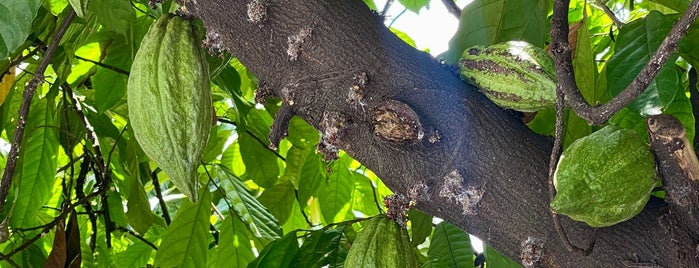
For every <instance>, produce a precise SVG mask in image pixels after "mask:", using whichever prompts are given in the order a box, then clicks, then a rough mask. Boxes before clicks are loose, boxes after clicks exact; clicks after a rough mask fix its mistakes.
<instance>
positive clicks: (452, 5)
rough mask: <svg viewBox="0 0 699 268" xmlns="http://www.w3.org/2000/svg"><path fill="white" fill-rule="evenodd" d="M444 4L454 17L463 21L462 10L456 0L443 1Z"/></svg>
mask: <svg viewBox="0 0 699 268" xmlns="http://www.w3.org/2000/svg"><path fill="white" fill-rule="evenodd" d="M442 3H443V4H444V7H446V8H447V11H449V13H451V14H452V15H454V17H456V19H457V20H458V19H461V8H459V6H457V5H456V2H454V0H442Z"/></svg>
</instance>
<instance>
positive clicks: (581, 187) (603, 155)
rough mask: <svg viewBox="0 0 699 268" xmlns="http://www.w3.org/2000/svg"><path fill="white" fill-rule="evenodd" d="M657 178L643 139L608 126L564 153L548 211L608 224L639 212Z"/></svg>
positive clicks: (557, 170)
mask: <svg viewBox="0 0 699 268" xmlns="http://www.w3.org/2000/svg"><path fill="white" fill-rule="evenodd" d="M656 178H657V174H656V168H655V159H654V157H653V153H652V152H651V150H650V147H649V145H648V144H646V141H645V139H644V138H643V137H641V135H639V134H638V133H636V131H634V130H630V129H622V128H619V127H617V126H613V125H609V126H606V127H604V128H602V129H601V130H598V131H597V132H595V133H592V134H590V135H588V136H586V137H583V138H580V139H578V140H576V141H575V142H573V143H572V144H571V145H570V146H569V147H568V148H567V149H566V150H565V151H564V152H563V154H562V155H561V159H560V160H559V161H558V166H557V167H556V173H555V175H554V186H555V188H556V196H555V197H554V199H553V201H552V202H551V209H553V211H555V212H556V213H559V214H563V215H567V216H568V217H570V218H571V219H574V220H577V221H583V222H586V223H587V224H588V225H590V226H593V227H605V226H611V225H614V224H617V223H620V222H623V221H626V220H628V219H631V218H632V217H633V216H636V215H637V214H638V213H640V212H641V210H643V207H644V206H645V204H646V202H647V201H648V199H649V198H650V194H651V191H652V190H653V188H654V187H655V185H656V182H657V181H656Z"/></svg>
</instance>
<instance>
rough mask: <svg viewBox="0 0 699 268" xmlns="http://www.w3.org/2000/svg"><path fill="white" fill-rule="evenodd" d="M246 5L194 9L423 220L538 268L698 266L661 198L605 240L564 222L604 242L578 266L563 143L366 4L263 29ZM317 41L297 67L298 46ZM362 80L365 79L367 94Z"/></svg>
mask: <svg viewBox="0 0 699 268" xmlns="http://www.w3.org/2000/svg"><path fill="white" fill-rule="evenodd" d="M246 2H247V1H229V0H199V1H197V3H196V4H192V5H189V6H188V8H190V10H191V11H192V13H193V14H194V15H196V16H199V17H201V19H202V21H203V22H204V25H205V27H206V29H207V31H208V32H209V33H210V34H219V35H220V40H221V43H222V44H223V47H224V48H225V49H226V50H227V51H229V52H230V53H231V54H232V55H235V57H236V58H238V59H239V60H240V62H241V63H243V64H244V65H245V66H246V67H247V68H248V70H249V71H250V72H252V73H254V74H255V76H256V77H257V78H258V79H259V80H260V81H265V82H266V83H267V84H269V88H270V89H272V90H274V91H275V94H274V95H276V96H282V95H281V92H280V91H281V89H282V88H284V86H285V85H291V84H294V85H295V86H294V87H292V88H290V90H291V91H292V92H291V93H293V96H294V98H293V101H294V107H295V108H294V109H295V110H294V112H295V114H296V115H297V116H299V117H301V118H303V119H305V120H306V121H307V122H309V123H310V124H311V125H313V126H314V127H315V128H317V129H318V130H319V131H320V132H321V133H322V134H323V139H324V142H326V143H328V144H330V145H332V146H336V147H338V148H342V149H343V150H345V151H346V152H347V153H348V154H349V155H351V156H352V157H354V158H355V159H357V160H358V161H359V162H361V163H362V164H363V165H364V166H366V167H367V168H369V169H371V170H372V171H373V172H374V173H375V174H377V175H378V176H379V177H381V180H382V181H383V182H384V183H385V184H386V185H387V186H388V187H390V188H391V190H393V192H394V193H400V194H403V195H405V196H408V197H412V198H413V199H414V200H411V201H414V202H415V203H416V206H415V208H416V209H420V210H422V211H424V212H426V213H429V214H431V215H434V216H436V217H440V218H442V219H445V220H446V221H449V222H451V223H453V224H454V225H456V226H458V227H459V228H461V229H463V230H466V231H467V232H469V233H470V234H473V235H475V236H477V237H480V238H481V239H483V240H484V242H485V243H487V244H489V245H491V246H493V247H494V248H497V249H498V250H499V251H500V252H502V253H504V254H505V255H507V256H509V257H511V258H513V259H515V260H518V261H519V262H520V263H526V264H527V265H531V266H536V267H539V266H541V267H609V266H612V267H620V266H622V265H623V261H624V260H629V259H634V255H636V256H638V259H639V261H638V262H645V261H646V260H647V259H650V258H653V256H660V257H657V258H660V259H659V261H658V262H657V263H658V264H660V265H666V267H694V266H696V265H692V263H691V262H688V261H687V260H679V259H678V258H677V257H676V255H675V253H677V252H678V251H677V247H679V245H675V244H673V243H672V242H670V241H668V240H667V239H665V238H666V237H664V236H663V233H662V232H658V231H657V230H661V228H662V227H661V226H660V223H659V222H658V220H657V216H658V215H661V214H662V213H663V210H662V209H663V208H665V204H664V203H663V202H662V201H660V200H658V199H652V200H651V201H650V202H649V203H648V205H647V206H646V208H645V210H644V211H643V212H641V214H639V215H638V216H636V217H634V218H633V219H632V220H630V221H628V222H624V223H622V224H618V225H615V226H612V227H608V228H600V229H599V230H597V231H595V230H592V228H590V227H588V226H587V225H585V224H584V223H579V222H574V221H572V220H570V219H569V218H567V217H560V223H561V226H562V227H564V228H565V230H566V232H567V235H568V237H569V239H570V241H571V242H572V243H573V244H581V243H582V244H584V242H586V241H589V240H590V239H589V238H590V237H591V235H593V234H594V233H595V232H598V233H599V235H598V236H597V237H598V238H599V239H598V240H597V241H596V245H595V249H594V251H593V252H592V253H591V254H590V255H589V256H588V257H582V256H580V255H579V254H570V252H569V251H568V250H566V247H565V245H564V244H563V243H562V242H561V241H560V240H559V239H558V236H557V234H556V230H555V229H554V227H553V222H552V220H551V215H550V212H549V202H548V199H549V198H548V193H547V191H546V189H547V175H548V168H549V165H548V161H549V160H550V159H549V157H550V153H551V147H552V146H551V142H550V140H548V139H547V138H544V137H541V136H538V135H535V134H534V133H532V132H531V131H530V130H529V129H528V128H527V127H526V126H525V125H523V124H522V122H521V121H520V120H519V119H517V118H515V117H514V116H512V114H510V113H508V112H507V111H504V110H502V109H500V108H499V107H497V106H496V105H494V104H493V103H492V102H490V101H488V100H487V99H486V98H485V97H484V96H483V95H482V94H480V93H478V92H477V91H476V90H475V89H474V88H473V87H471V86H469V85H468V84H466V83H464V82H463V81H461V80H460V79H459V77H458V76H457V75H454V73H452V72H450V71H449V70H447V69H446V68H444V67H443V66H442V65H441V64H440V63H439V62H438V61H437V60H435V59H434V58H432V57H431V56H429V55H427V54H426V53H423V52H420V51H417V50H415V49H414V48H412V47H410V46H409V45H407V44H405V43H404V42H402V41H401V40H400V39H398V38H397V37H396V36H395V35H393V34H392V33H391V32H390V31H389V30H388V29H386V27H385V26H384V25H383V18H381V17H380V16H377V15H376V14H375V13H372V12H371V11H370V10H369V9H368V7H367V6H366V5H365V4H364V3H363V1H359V0H353V1H334V0H292V1H290V2H289V3H288V4H287V5H284V6H283V7H281V6H277V5H269V6H267V9H266V13H265V15H264V16H265V19H264V20H255V21H251V20H249V18H248V14H249V13H248V10H247V9H248V8H247V6H248V5H247V3H246ZM559 25H560V24H559ZM309 28H310V31H309V32H310V34H309V35H307V36H306V37H305V39H304V42H302V43H301V44H298V46H296V47H294V48H295V50H294V51H296V52H299V53H293V55H290V54H289V53H288V51H289V45H290V44H289V43H288V40H289V39H290V37H293V36H295V35H298V34H299V33H300V32H302V31H303V30H304V29H307V30H308V29H309ZM564 36H565V37H566V38H567V33H566V35H564ZM292 56H295V57H292ZM358 73H364V74H365V75H366V79H363V80H365V81H364V83H361V85H359V84H358V83H357V81H356V79H353V77H356V75H355V74H358ZM296 84H298V85H296ZM392 126H395V128H392ZM690 234H694V233H690ZM690 234H688V235H690ZM580 241H582V242H580ZM686 246H687V245H685V247H686ZM692 247H693V246H692ZM670 264H673V265H670Z"/></svg>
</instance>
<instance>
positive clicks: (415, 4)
mask: <svg viewBox="0 0 699 268" xmlns="http://www.w3.org/2000/svg"><path fill="white" fill-rule="evenodd" d="M398 2H400V3H401V4H402V5H403V6H405V8H407V9H408V10H410V11H412V12H415V13H420V10H421V9H422V8H423V7H427V8H429V4H430V0H398Z"/></svg>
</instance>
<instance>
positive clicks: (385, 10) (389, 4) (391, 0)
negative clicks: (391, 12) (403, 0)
mask: <svg viewBox="0 0 699 268" xmlns="http://www.w3.org/2000/svg"><path fill="white" fill-rule="evenodd" d="M393 1H394V0H387V1H386V4H384V5H383V10H381V16H383V17H384V18H385V17H386V13H388V9H389V8H391V4H393Z"/></svg>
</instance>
